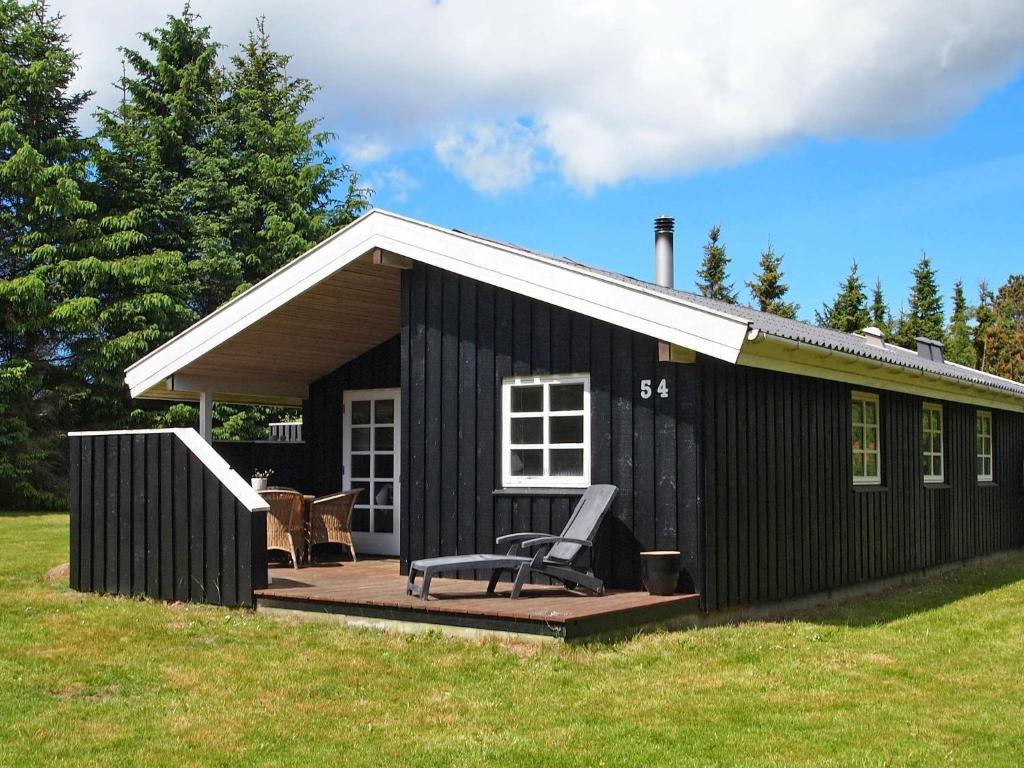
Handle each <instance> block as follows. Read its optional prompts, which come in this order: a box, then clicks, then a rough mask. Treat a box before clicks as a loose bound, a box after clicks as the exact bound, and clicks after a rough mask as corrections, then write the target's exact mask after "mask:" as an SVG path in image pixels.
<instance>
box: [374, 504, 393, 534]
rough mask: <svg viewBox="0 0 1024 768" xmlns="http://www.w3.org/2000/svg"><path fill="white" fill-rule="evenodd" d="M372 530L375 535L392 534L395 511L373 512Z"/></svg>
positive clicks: (381, 510) (382, 510) (377, 510)
mask: <svg viewBox="0 0 1024 768" xmlns="http://www.w3.org/2000/svg"><path fill="white" fill-rule="evenodd" d="M373 530H374V531H376V532H377V533H392V532H393V531H394V530H395V510H393V509H375V510H373Z"/></svg>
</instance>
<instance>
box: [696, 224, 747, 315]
mask: <svg viewBox="0 0 1024 768" xmlns="http://www.w3.org/2000/svg"><path fill="white" fill-rule="evenodd" d="M721 234H722V228H721V227H720V226H719V225H718V224H716V225H715V226H713V227H712V228H711V231H710V232H708V242H707V244H706V245H705V246H704V260H703V261H702V262H701V265H700V269H699V270H698V271H697V290H699V291H700V293H701V295H702V296H706V297H707V298H709V299H717V300H719V301H724V302H726V303H728V304H735V303H736V301H737V298H738V297H737V295H736V292H735V291H733V289H732V283H728V282H726V281H727V280H728V279H729V262H730V259H729V256H728V255H727V254H726V252H725V246H724V245H722V244H721V243H719V242H718V240H719V237H720V236H721Z"/></svg>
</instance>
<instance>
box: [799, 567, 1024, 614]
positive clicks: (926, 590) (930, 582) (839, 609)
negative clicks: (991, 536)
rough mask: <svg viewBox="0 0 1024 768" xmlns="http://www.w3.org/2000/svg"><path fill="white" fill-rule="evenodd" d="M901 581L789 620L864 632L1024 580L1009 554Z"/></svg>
mask: <svg viewBox="0 0 1024 768" xmlns="http://www.w3.org/2000/svg"><path fill="white" fill-rule="evenodd" d="M906 578H907V582H906V583H904V584H895V585H893V586H891V587H889V588H887V589H885V590H884V591H882V592H879V593H877V594H873V595H863V596H861V597H856V598H850V599H849V600H848V601H846V602H843V603H841V604H839V605H831V606H827V607H822V608H816V609H810V610H807V611H801V612H799V613H796V612H795V613H794V614H793V616H792V618H793V619H796V620H799V621H806V622H811V623H815V624H827V625H834V626H847V627H867V626H876V625H879V624H888V623H891V622H894V621H899V620H901V619H906V618H908V617H911V616H914V615H917V614H922V613H927V612H929V611H934V610H937V609H940V608H944V607H946V606H950V605H952V604H953V603H956V602H958V601H960V600H965V599H968V598H972V597H976V596H978V595H983V594H985V593H987V592H993V591H995V590H998V589H1002V588H1003V587H1006V586H1009V585H1011V584H1014V583H1016V582H1019V581H1022V580H1024V550H1012V551H1011V552H1008V553H1005V554H1000V555H996V556H994V557H992V558H991V559H987V560H985V561H982V562H970V563H964V564H954V565H950V566H947V567H945V568H943V569H942V570H937V571H929V572H917V573H910V574H906Z"/></svg>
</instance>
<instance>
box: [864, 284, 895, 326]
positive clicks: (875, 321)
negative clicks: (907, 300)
mask: <svg viewBox="0 0 1024 768" xmlns="http://www.w3.org/2000/svg"><path fill="white" fill-rule="evenodd" d="M868 315H869V317H870V320H871V325H873V326H874V327H875V328H877V329H878V330H880V331H881V332H882V335H884V336H885V337H886V338H889V337H890V336H891V335H892V314H891V313H890V312H889V305H888V304H886V303H885V294H884V293H882V279H881V278H879V277H876V278H875V287H874V288H873V289H872V290H871V308H870V309H869V310H868Z"/></svg>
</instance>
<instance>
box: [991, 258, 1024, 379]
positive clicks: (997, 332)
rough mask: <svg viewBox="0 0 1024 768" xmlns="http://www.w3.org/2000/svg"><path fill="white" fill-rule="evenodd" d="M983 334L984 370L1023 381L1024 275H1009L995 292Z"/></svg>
mask: <svg viewBox="0 0 1024 768" xmlns="http://www.w3.org/2000/svg"><path fill="white" fill-rule="evenodd" d="M991 312H992V318H991V322H990V323H988V325H987V327H986V329H985V331H984V370H986V371H988V372H989V373H994V374H996V375H998V376H1004V377H1006V378H1008V379H1014V380H1015V381H1021V382H1024V275H1010V277H1009V278H1008V279H1007V281H1006V283H1004V284H1003V285H1002V286H1001V287H1000V288H999V290H998V291H997V292H996V294H995V297H994V300H993V302H992V309H991Z"/></svg>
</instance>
